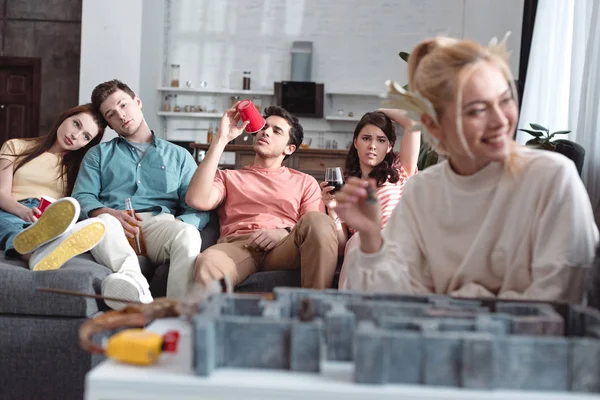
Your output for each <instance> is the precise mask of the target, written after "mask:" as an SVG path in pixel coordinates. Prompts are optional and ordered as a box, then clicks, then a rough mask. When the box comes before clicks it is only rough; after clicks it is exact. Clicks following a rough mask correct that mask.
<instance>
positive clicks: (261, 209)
mask: <svg viewBox="0 0 600 400" xmlns="http://www.w3.org/2000/svg"><path fill="white" fill-rule="evenodd" d="M264 117H265V120H266V124H265V126H264V128H263V129H262V130H260V131H259V132H258V133H257V134H256V138H255V143H254V151H255V153H256V156H255V157H254V163H253V165H250V166H247V167H244V168H242V169H240V170H218V169H217V166H218V164H219V160H220V159H221V155H222V154H223V151H224V149H225V145H227V143H228V142H230V141H232V140H234V139H235V138H237V137H238V136H240V135H241V134H242V132H243V131H244V128H245V127H246V125H247V123H242V124H241V126H238V125H239V123H240V116H239V114H238V112H237V110H236V109H235V108H231V109H229V110H227V111H225V113H224V114H223V117H222V118H221V123H220V126H219V131H218V133H217V136H216V139H213V141H212V142H211V145H210V148H209V149H208V151H207V153H206V157H205V158H204V160H203V161H202V163H201V164H200V165H199V166H198V169H197V170H196V173H195V174H194V176H193V178H192V181H191V182H190V185H189V187H188V191H187V195H186V198H185V199H186V202H187V204H188V205H189V206H190V207H193V208H195V209H197V210H203V211H208V210H214V209H217V213H218V215H219V222H220V224H221V235H220V238H219V241H218V242H217V244H215V245H214V246H211V247H209V248H208V249H206V250H205V251H204V252H202V253H201V254H200V255H199V256H198V258H197V259H196V264H195V267H194V279H195V281H196V282H200V283H203V284H207V283H209V282H210V281H212V280H214V279H221V278H223V277H224V276H226V277H228V278H229V279H230V281H231V283H232V285H233V286H235V285H237V284H238V283H240V282H242V281H243V280H244V279H246V278H247V277H248V276H249V275H250V274H252V273H254V272H256V271H258V270H267V271H272V270H284V269H297V268H301V281H302V287H305V288H316V289H323V288H328V287H331V285H332V281H333V276H334V273H335V268H336V264H337V247H338V243H337V235H336V230H335V225H334V223H333V221H332V220H331V218H329V217H328V216H327V215H326V214H325V213H324V211H325V208H324V205H323V201H322V199H321V188H320V187H319V184H318V183H317V181H316V180H315V178H313V177H312V176H310V175H307V174H304V173H302V172H299V171H296V170H293V169H290V168H287V167H284V166H282V162H283V160H285V159H286V158H287V157H289V156H290V155H291V154H292V153H293V152H294V151H295V150H296V149H297V148H298V147H299V146H300V144H301V143H302V139H303V138H304V132H303V130H302V126H301V125H300V123H299V122H298V119H297V118H296V117H294V116H292V115H291V114H290V113H289V112H287V111H286V110H284V109H283V108H281V107H268V108H267V109H266V110H265V115H264Z"/></svg>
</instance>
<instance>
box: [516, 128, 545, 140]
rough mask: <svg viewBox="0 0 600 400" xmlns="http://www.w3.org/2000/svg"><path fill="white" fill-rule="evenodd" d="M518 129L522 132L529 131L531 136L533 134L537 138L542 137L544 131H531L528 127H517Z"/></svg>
mask: <svg viewBox="0 0 600 400" xmlns="http://www.w3.org/2000/svg"><path fill="white" fill-rule="evenodd" d="M519 130H520V131H523V132H527V133H529V134H530V135H531V136H535V137H536V138H539V137H542V136H544V133H543V132H538V131H532V130H530V129H519Z"/></svg>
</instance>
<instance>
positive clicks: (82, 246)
mask: <svg viewBox="0 0 600 400" xmlns="http://www.w3.org/2000/svg"><path fill="white" fill-rule="evenodd" d="M45 214H46V213H44V215H45ZM105 232H106V226H105V225H104V221H102V220H101V219H100V218H90V219H87V220H85V221H82V222H79V223H77V224H75V225H74V226H73V228H71V229H69V230H68V231H67V232H65V233H64V234H63V235H61V236H59V237H58V238H56V239H55V240H52V241H50V243H48V244H46V245H43V246H41V247H39V248H38V249H37V250H36V251H34V252H33V254H32V255H31V257H30V258H29V268H30V269H32V270H34V271H48V270H53V269H58V268H60V267H61V266H62V265H63V264H64V263H66V262H67V261H68V260H70V259H71V258H73V257H75V256H76V255H79V254H82V253H85V252H86V251H89V250H91V249H93V248H94V246H96V245H97V244H98V243H99V242H100V241H101V240H102V238H103V237H104V233H105Z"/></svg>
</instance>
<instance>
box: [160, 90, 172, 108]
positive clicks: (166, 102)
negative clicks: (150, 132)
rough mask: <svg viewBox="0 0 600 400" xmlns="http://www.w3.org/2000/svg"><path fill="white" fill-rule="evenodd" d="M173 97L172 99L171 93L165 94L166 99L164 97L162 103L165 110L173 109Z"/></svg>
mask: <svg viewBox="0 0 600 400" xmlns="http://www.w3.org/2000/svg"><path fill="white" fill-rule="evenodd" d="M171 99H172V96H171V95H170V94H168V95H166V96H165V99H164V101H163V105H162V110H163V111H165V112H169V111H171V110H173V106H172V105H171Z"/></svg>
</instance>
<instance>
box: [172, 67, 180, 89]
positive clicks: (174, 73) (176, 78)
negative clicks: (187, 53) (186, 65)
mask: <svg viewBox="0 0 600 400" xmlns="http://www.w3.org/2000/svg"><path fill="white" fill-rule="evenodd" d="M171 86H172V87H179V64H171Z"/></svg>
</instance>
